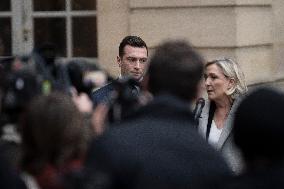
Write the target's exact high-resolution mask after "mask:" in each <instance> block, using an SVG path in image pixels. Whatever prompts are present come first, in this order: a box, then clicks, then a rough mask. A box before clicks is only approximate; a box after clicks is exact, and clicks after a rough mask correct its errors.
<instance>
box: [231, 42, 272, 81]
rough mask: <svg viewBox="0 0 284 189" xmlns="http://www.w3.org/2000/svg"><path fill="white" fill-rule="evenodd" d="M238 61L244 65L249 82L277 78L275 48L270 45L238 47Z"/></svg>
mask: <svg viewBox="0 0 284 189" xmlns="http://www.w3.org/2000/svg"><path fill="white" fill-rule="evenodd" d="M236 61H237V62H238V63H239V64H240V66H241V67H242V69H243V71H244V73H245V76H246V81H247V83H248V84H253V83H262V82H270V81H273V80H275V77H274V74H273V49H272V46H270V45H267V46H258V47H243V48H237V49H236Z"/></svg>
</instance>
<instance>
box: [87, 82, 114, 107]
mask: <svg viewBox="0 0 284 189" xmlns="http://www.w3.org/2000/svg"><path fill="white" fill-rule="evenodd" d="M114 90H115V86H114V83H113V82H110V83H109V84H107V85H105V86H103V87H101V88H99V89H97V90H96V91H94V92H93V93H92V95H91V97H92V102H93V104H94V106H96V105H98V104H99V103H108V102H110V101H111V93H112V92H113V91H114Z"/></svg>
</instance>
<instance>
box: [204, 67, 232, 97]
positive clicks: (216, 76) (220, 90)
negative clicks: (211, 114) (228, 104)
mask: <svg viewBox="0 0 284 189" xmlns="http://www.w3.org/2000/svg"><path fill="white" fill-rule="evenodd" d="M204 79H205V87H206V91H207V94H208V98H209V100H213V101H215V100H220V99H221V100H222V99H223V98H227V95H226V91H227V90H228V89H230V87H231V82H230V79H229V78H227V77H226V76H225V75H224V74H223V72H222V70H221V68H220V67H218V66H217V65H216V64H211V65H209V66H207V67H206V68H205V74H204Z"/></svg>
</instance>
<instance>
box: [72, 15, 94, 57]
mask: <svg viewBox="0 0 284 189" xmlns="http://www.w3.org/2000/svg"><path fill="white" fill-rule="evenodd" d="M73 56H76V57H83V56H84V57H97V21H96V17H76V18H73Z"/></svg>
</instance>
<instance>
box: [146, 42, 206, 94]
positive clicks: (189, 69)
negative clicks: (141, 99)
mask: <svg viewBox="0 0 284 189" xmlns="http://www.w3.org/2000/svg"><path fill="white" fill-rule="evenodd" d="M203 63H204V61H203V58H202V57H201V55H199V54H198V53H197V51H195V50H194V49H193V47H192V46H191V45H190V44H189V43H188V42H186V41H168V42H165V43H163V44H162V45H160V46H159V47H158V48H157V49H156V52H155V54H154V55H153V57H152V58H151V60H150V63H149V64H150V65H149V70H148V74H149V90H150V92H152V93H153V95H156V94H158V93H170V94H172V95H175V96H178V97H180V98H182V99H185V100H191V99H192V98H194V97H195V96H196V94H197V88H198V83H199V82H200V79H201V77H202V75H203Z"/></svg>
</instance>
